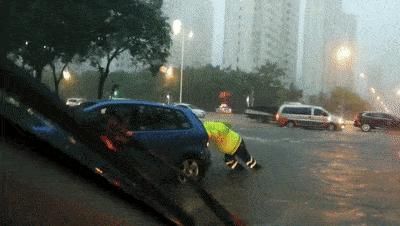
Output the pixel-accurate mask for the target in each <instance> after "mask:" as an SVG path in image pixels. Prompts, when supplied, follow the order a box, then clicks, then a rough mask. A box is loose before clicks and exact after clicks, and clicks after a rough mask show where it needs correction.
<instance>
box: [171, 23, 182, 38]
mask: <svg viewBox="0 0 400 226" xmlns="http://www.w3.org/2000/svg"><path fill="white" fill-rule="evenodd" d="M181 30H182V22H181V21H180V20H174V22H173V23H172V32H173V33H174V35H177V34H179V33H181Z"/></svg>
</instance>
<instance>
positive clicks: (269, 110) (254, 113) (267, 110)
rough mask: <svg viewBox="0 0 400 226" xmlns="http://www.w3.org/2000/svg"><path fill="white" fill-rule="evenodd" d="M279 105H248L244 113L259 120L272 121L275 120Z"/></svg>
mask: <svg viewBox="0 0 400 226" xmlns="http://www.w3.org/2000/svg"><path fill="white" fill-rule="evenodd" d="M278 108H279V107H278V106H254V107H248V108H247V109H246V110H245V111H244V114H245V115H246V116H247V117H248V118H251V119H256V120H257V121H258V122H272V121H274V120H275V116H276V113H277V112H278Z"/></svg>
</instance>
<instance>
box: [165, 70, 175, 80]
mask: <svg viewBox="0 0 400 226" xmlns="http://www.w3.org/2000/svg"><path fill="white" fill-rule="evenodd" d="M165 77H166V78H167V79H171V78H173V77H174V69H173V68H172V67H168V69H167V71H166V72H165Z"/></svg>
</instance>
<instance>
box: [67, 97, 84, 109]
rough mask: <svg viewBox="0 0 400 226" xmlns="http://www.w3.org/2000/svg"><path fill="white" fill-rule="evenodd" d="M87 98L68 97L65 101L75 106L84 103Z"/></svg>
mask: <svg viewBox="0 0 400 226" xmlns="http://www.w3.org/2000/svg"><path fill="white" fill-rule="evenodd" d="M85 101H86V99H85V98H75V97H72V98H68V99H67V101H66V102H65V104H66V105H68V106H71V107H74V106H78V105H80V104H82V103H83V102H85Z"/></svg>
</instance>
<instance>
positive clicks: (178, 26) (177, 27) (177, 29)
mask: <svg viewBox="0 0 400 226" xmlns="http://www.w3.org/2000/svg"><path fill="white" fill-rule="evenodd" d="M172 30H173V32H174V35H178V34H179V33H181V34H182V37H181V38H182V39H181V78H180V82H179V103H182V87H183V59H184V57H185V31H184V27H183V26H182V22H181V21H180V20H174V22H173V24H172ZM192 37H193V32H192V31H190V32H189V33H188V38H192Z"/></svg>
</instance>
